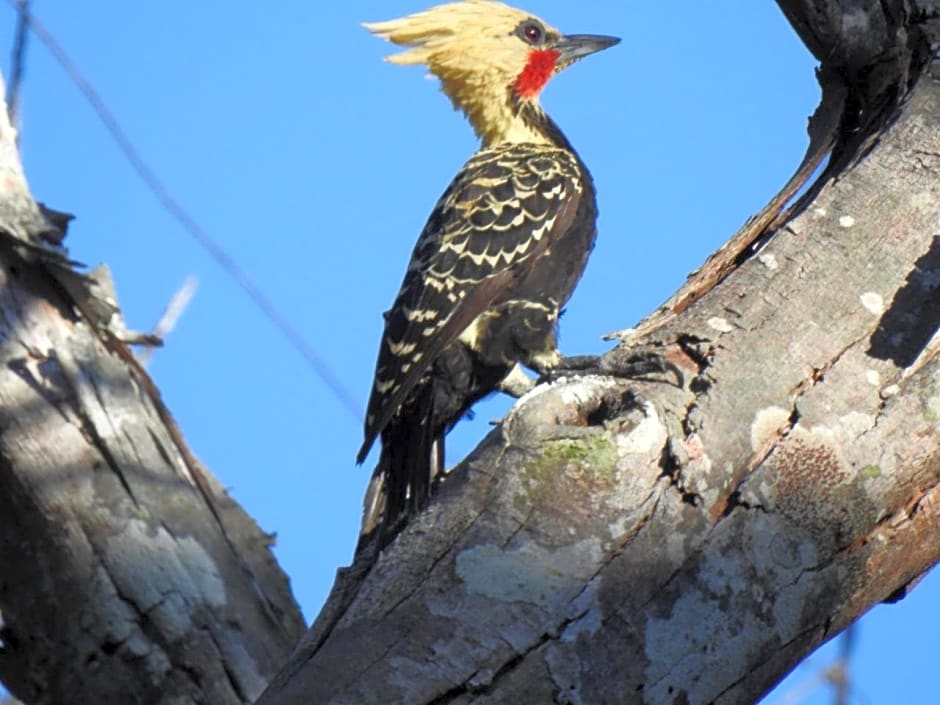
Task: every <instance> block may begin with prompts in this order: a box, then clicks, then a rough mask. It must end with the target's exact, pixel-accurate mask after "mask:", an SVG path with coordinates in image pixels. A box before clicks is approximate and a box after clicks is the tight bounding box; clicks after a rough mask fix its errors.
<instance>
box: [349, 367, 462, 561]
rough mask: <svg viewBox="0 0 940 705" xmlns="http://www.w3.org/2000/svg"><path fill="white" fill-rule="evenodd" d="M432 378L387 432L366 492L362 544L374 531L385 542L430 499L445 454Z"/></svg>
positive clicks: (405, 405)
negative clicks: (434, 403)
mask: <svg viewBox="0 0 940 705" xmlns="http://www.w3.org/2000/svg"><path fill="white" fill-rule="evenodd" d="M433 399H434V390H433V382H431V381H429V382H428V383H427V384H425V385H422V387H420V388H419V389H416V390H415V393H414V394H412V396H411V397H410V398H409V400H408V402H407V403H406V404H404V405H403V406H402V408H401V410H400V411H399V413H398V414H396V416H395V417H394V418H393V419H392V420H391V421H390V422H389V424H388V425H387V426H386V427H385V429H383V431H382V454H381V456H380V457H379V462H378V465H376V468H375V471H374V472H373V473H372V479H371V480H370V482H369V488H368V490H367V491H366V496H365V501H364V507H363V520H362V529H361V531H360V544H361V543H362V542H363V540H364V538H365V537H366V536H367V535H369V534H371V533H372V532H374V531H378V532H379V540H380V543H381V544H382V545H383V546H384V545H385V544H387V543H388V542H389V541H391V539H392V538H394V536H395V535H396V534H397V533H398V531H399V530H400V529H401V528H402V526H404V524H405V523H406V522H407V520H408V519H409V518H410V517H412V516H414V515H415V514H417V513H418V512H420V511H421V510H422V509H423V508H424V506H425V505H426V504H427V502H428V498H429V497H430V494H431V484H432V482H433V481H434V479H435V477H437V475H438V474H440V471H441V469H442V467H443V459H444V429H443V428H440V427H439V425H438V424H436V423H435V422H434V409H433Z"/></svg>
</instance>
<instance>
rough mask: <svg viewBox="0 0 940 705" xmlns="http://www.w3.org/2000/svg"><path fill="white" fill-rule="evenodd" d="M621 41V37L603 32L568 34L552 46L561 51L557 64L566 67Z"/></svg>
mask: <svg viewBox="0 0 940 705" xmlns="http://www.w3.org/2000/svg"><path fill="white" fill-rule="evenodd" d="M619 43H620V37H606V36H604V35H602V34H567V35H564V36H562V37H561V39H559V40H558V41H557V42H555V45H554V46H553V47H552V48H553V49H555V50H556V51H558V52H560V54H561V55H560V56H559V57H558V62H557V66H558V67H559V68H564V67H566V66H569V65H570V64H573V63H574V62H575V61H578V60H579V59H583V58H584V57H585V56H588V55H589V54H593V53H595V52H598V51H601V50H603V49H607V48H608V47H612V46H613V45H614V44H619Z"/></svg>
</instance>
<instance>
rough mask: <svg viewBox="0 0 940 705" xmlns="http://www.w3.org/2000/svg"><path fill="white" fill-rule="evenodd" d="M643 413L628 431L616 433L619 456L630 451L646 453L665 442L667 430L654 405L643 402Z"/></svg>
mask: <svg viewBox="0 0 940 705" xmlns="http://www.w3.org/2000/svg"><path fill="white" fill-rule="evenodd" d="M643 413H644V418H643V420H642V421H640V423H638V424H637V425H636V426H635V427H634V428H633V429H632V430H631V431H630V432H629V433H625V434H618V435H617V437H616V443H617V452H618V454H619V455H620V456H621V457H622V456H624V455H630V454H632V453H640V454H647V453H649V452H650V451H651V450H653V449H655V448H662V447H663V444H664V443H665V442H666V438H667V436H668V432H667V430H666V425H665V424H664V423H663V422H662V420H661V419H660V418H659V414H657V413H656V407H654V406H653V405H652V404H651V403H649V402H645V403H644V404H643Z"/></svg>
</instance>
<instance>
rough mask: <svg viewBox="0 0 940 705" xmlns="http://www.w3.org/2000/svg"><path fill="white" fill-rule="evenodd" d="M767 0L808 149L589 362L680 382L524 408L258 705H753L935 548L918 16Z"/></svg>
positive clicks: (939, 264)
mask: <svg viewBox="0 0 940 705" xmlns="http://www.w3.org/2000/svg"><path fill="white" fill-rule="evenodd" d="M778 4H779V5H780V6H781V8H782V9H783V11H784V13H785V14H786V16H787V17H788V18H789V19H790V21H791V22H792V23H793V25H794V27H795V29H796V30H797V32H798V33H799V34H800V36H801V37H802V38H803V40H804V41H805V42H806V43H807V45H808V47H809V48H810V50H811V51H812V52H813V53H814V54H815V56H816V57H817V58H818V59H819V60H820V61H821V67H820V70H819V72H818V78H819V81H820V83H821V86H822V89H823V99H822V103H821V105H820V108H819V109H818V110H817V113H816V114H815V115H814V116H813V118H812V120H811V122H810V126H809V131H810V137H811V144H810V147H809V150H808V153H807V155H806V159H805V161H804V163H803V164H802V165H801V167H800V169H799V171H798V173H797V175H796V176H795V177H794V179H793V180H792V181H791V183H789V184H788V185H787V186H786V187H785V189H784V190H783V192H782V193H783V195H781V196H780V197H779V198H777V199H774V201H773V202H772V203H771V204H770V205H769V206H768V207H767V208H766V209H764V210H763V211H762V212H761V213H759V214H758V215H757V216H755V218H753V219H752V220H751V221H750V222H749V223H748V224H747V225H746V226H745V227H744V228H743V229H742V231H741V232H739V233H738V234H736V235H735V236H734V237H733V238H732V239H731V240H730V241H729V243H728V244H727V245H725V246H724V247H723V248H722V249H721V250H720V251H719V252H716V253H715V255H713V257H712V258H710V259H709V261H708V262H707V263H706V264H705V265H704V266H703V267H702V269H701V270H700V271H698V272H696V273H694V274H693V275H692V276H691V277H690V279H689V281H688V282H687V284H686V285H685V286H684V287H683V288H682V290H681V291H679V292H678V293H677V294H676V295H675V296H674V297H672V298H671V299H670V300H669V301H668V302H667V303H666V304H665V305H664V306H663V307H661V308H660V309H659V310H657V311H656V312H654V313H653V314H652V315H651V316H650V317H648V318H647V319H646V320H645V321H643V322H642V323H641V324H640V325H639V326H638V327H637V328H636V329H635V330H632V331H631V332H629V333H628V334H625V335H624V340H623V341H622V342H621V345H620V346H619V347H618V348H617V349H615V350H613V351H612V352H611V353H609V354H608V355H607V356H606V363H607V364H609V365H610V366H611V367H616V366H617V361H618V359H622V358H624V357H626V356H629V355H630V354H631V353H632V352H633V350H634V349H635V347H636V346H640V345H642V346H647V345H652V346H657V347H659V348H660V349H662V350H663V351H664V353H665V354H666V355H667V356H668V357H669V359H670V360H672V361H673V362H674V363H675V364H677V365H679V366H680V367H682V368H683V369H685V370H686V376H687V384H686V385H685V386H684V388H683V389H679V388H674V387H671V386H669V385H666V384H662V383H655V382H644V381H632V382H623V381H619V380H617V379H614V378H607V377H590V378H583V379H578V380H572V381H561V382H558V383H555V384H553V385H551V386H543V387H539V388H537V389H536V390H535V391H533V392H532V393H530V394H528V395H527V396H526V397H524V398H523V399H522V400H521V401H520V402H519V403H518V404H517V405H516V406H515V407H514V409H513V410H512V412H511V413H510V414H509V416H508V417H507V418H506V419H505V420H504V422H503V423H502V425H501V426H500V427H499V428H497V429H496V430H494V431H493V432H492V433H491V434H490V435H489V436H488V437H487V439H485V441H484V442H483V443H482V444H481V445H480V447H479V448H478V449H477V450H476V451H475V452H474V453H473V454H472V455H471V456H470V457H469V458H467V459H466V460H465V461H464V462H463V463H462V464H461V465H460V466H459V467H458V468H456V469H455V470H454V471H453V472H452V474H451V475H450V476H449V477H448V478H447V480H446V481H445V482H444V483H443V484H442V485H441V487H440V488H439V490H438V492H437V494H436V496H435V498H434V500H433V502H432V503H431V506H430V507H429V508H428V509H427V510H426V511H425V512H424V513H423V514H422V515H421V516H419V517H418V518H417V519H416V520H415V521H414V522H413V523H412V524H411V525H410V526H409V527H408V528H407V529H406V530H405V531H404V532H403V533H402V534H401V535H400V536H399V537H398V539H397V540H396V541H395V542H394V543H393V544H392V545H391V546H389V547H388V548H387V549H386V550H385V551H384V552H383V553H381V554H380V555H379V556H378V558H377V559H376V560H375V562H374V563H372V562H371V561H372V559H371V557H370V556H369V555H368V554H367V553H363V554H361V555H360V556H359V558H358V560H357V563H356V564H355V565H353V566H352V567H351V568H350V569H348V570H347V571H346V572H345V573H343V574H341V575H340V577H339V579H338V580H337V584H336V586H335V588H334V594H333V595H332V596H331V599H330V601H329V602H328V604H327V606H326V607H325V609H324V611H323V613H322V614H321V617H320V618H319V619H318V621H317V622H316V623H315V624H314V626H313V627H312V629H311V630H310V632H308V634H307V635H306V637H305V638H304V640H303V641H302V643H301V646H300V647H299V648H298V649H297V651H295V653H294V655H293V656H292V657H291V659H290V661H289V662H288V664H287V666H286V667H285V669H284V670H283V671H282V672H281V674H280V675H279V676H278V678H277V679H275V681H274V683H273V684H272V685H271V686H270V687H269V689H268V691H267V692H266V693H265V695H264V696H263V697H262V698H261V699H260V700H259V705H299V704H300V703H320V704H325V703H336V704H339V703H357V704H366V703H385V704H388V703H408V704H409V705H417V704H420V703H427V704H431V703H433V704H434V705H444V704H445V703H446V704H450V705H454V704H458V703H459V704H463V703H475V704H484V703H487V704H489V703H506V704H510V703H512V704H515V703H570V704H581V703H584V704H592V705H593V704H596V703H676V704H679V703H726V704H730V703H749V702H753V701H755V700H756V699H757V698H758V697H759V696H760V695H762V694H763V693H765V692H766V691H767V690H768V689H770V688H771V687H772V686H773V685H774V684H775V683H776V682H777V681H779V680H780V679H781V678H782V677H783V676H784V675H785V674H786V673H787V672H788V671H789V670H790V669H791V668H792V667H793V666H794V665H795V664H796V663H798V662H799V661H800V660H801V659H802V658H803V657H804V656H805V655H806V654H807V653H809V651H811V650H812V649H813V648H815V647H816V646H818V645H819V644H820V643H822V642H823V641H825V640H826V639H828V638H830V637H831V636H833V635H834V634H835V633H837V632H838V631H839V630H841V629H842V628H844V627H845V626H846V625H848V624H849V623H851V622H852V621H853V620H854V619H856V618H858V617H859V616H860V615H861V614H862V613H864V612H865V611H866V610H867V609H869V608H870V607H871V606H872V605H874V604H877V603H878V602H880V601H884V600H889V599H897V598H898V597H900V596H902V595H903V593H904V591H905V590H906V589H908V586H910V585H912V584H913V583H914V582H916V580H917V579H918V577H919V576H921V575H922V574H923V573H924V572H925V571H927V570H929V568H930V567H931V566H932V565H933V564H934V563H936V561H937V560H938V558H940V355H938V352H940V337H938V328H940V304H938V301H940V235H938V231H940V225H938V223H940V84H938V82H937V81H936V79H935V78H934V77H932V76H931V75H930V73H929V71H925V70H926V69H929V67H930V66H929V65H930V57H932V56H933V55H934V53H935V51H936V47H937V38H938V34H940V31H938V30H940V20H938V18H940V3H936V2H913V1H910V0H882V1H881V2H856V1H854V0H842V1H841V2H840V1H837V0H826V1H820V0H813V1H812V2H809V1H808V0H779V2H778ZM824 161H825V163H826V167H825V169H824V170H823V171H822V174H821V175H820V176H819V177H818V180H817V181H816V182H814V184H813V185H812V186H811V187H810V188H809V189H808V191H807V192H806V194H805V195H804V196H802V197H801V198H800V199H799V200H798V201H797V202H796V203H795V204H793V205H791V206H789V207H788V208H786V210H784V206H785V204H786V201H787V200H788V199H789V198H790V196H792V194H794V193H796V192H797V190H798V189H799V188H800V186H801V185H802V183H803V182H804V181H805V180H806V178H807V177H808V176H809V174H810V173H811V172H812V170H813V169H814V168H815V167H816V166H817V165H818V164H821V163H823V162H824Z"/></svg>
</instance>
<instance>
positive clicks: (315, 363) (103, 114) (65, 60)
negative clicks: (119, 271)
mask: <svg viewBox="0 0 940 705" xmlns="http://www.w3.org/2000/svg"><path fill="white" fill-rule="evenodd" d="M7 4H9V5H10V6H12V7H13V8H14V9H15V10H17V11H18V12H20V16H21V17H24V16H25V18H26V19H25V21H26V23H27V24H28V25H29V28H30V29H31V30H32V31H33V33H34V34H35V35H36V36H37V37H38V38H39V40H40V41H41V42H42V43H43V44H45V45H46V48H48V49H49V51H50V52H51V53H52V55H53V57H54V58H55V60H56V61H58V62H59V65H60V66H61V67H62V68H63V70H64V71H65V72H66V74H68V76H69V78H71V79H72V82H73V83H75V85H76V86H77V87H78V89H79V90H80V91H81V92H82V94H83V95H84V96H85V98H86V100H88V102H89V103H90V104H91V107H92V109H93V110H94V111H95V113H96V114H97V115H98V119H100V120H101V122H102V124H103V125H104V127H105V129H106V130H107V131H108V133H109V134H110V135H111V137H112V139H113V140H114V141H115V142H116V143H117V146H118V148H119V149H120V150H121V152H122V153H123V154H124V157H125V159H127V161H128V162H130V165H131V167H132V168H133V169H134V171H136V172H137V174H138V176H140V178H141V179H142V180H143V181H144V183H145V184H146V185H147V187H148V188H149V189H150V190H151V191H152V192H153V195H154V196H156V198H157V200H158V201H159V202H160V204H161V205H162V206H163V207H164V208H165V209H166V210H167V212H168V213H169V214H170V215H171V216H172V217H173V218H175V219H176V221H177V222H178V223H179V224H180V225H182V226H183V230H185V231H186V232H187V233H188V234H189V235H190V236H191V237H192V238H193V239H194V240H196V242H198V243H199V244H200V245H201V246H202V247H203V249H205V250H206V251H207V252H208V253H209V255H210V256H211V257H212V258H213V259H214V260H215V261H216V263H217V264H218V265H219V266H220V267H221V268H222V269H223V270H224V271H225V272H226V273H227V274H228V275H229V276H230V277H232V279H234V280H235V283H236V284H238V286H239V287H241V289H242V290H243V291H244V292H245V293H246V294H247V295H248V298H250V299H251V300H252V302H253V303H254V304H255V305H256V306H257V307H258V308H259V309H260V310H261V312H262V313H263V314H264V315H265V317H267V319H268V320H269V321H271V323H273V324H274V326H275V327H276V328H277V329H278V330H279V331H280V332H281V334H283V336H284V337H285V338H286V339H287V342H288V343H289V344H290V345H291V347H293V348H294V350H296V351H297V352H298V353H300V355H301V356H302V357H303V358H304V360H305V361H306V363H307V364H308V366H309V367H310V368H311V369H312V370H313V371H314V373H315V374H316V375H317V376H318V377H319V378H320V379H321V380H322V381H323V383H324V384H326V386H327V387H328V388H329V389H330V391H331V392H332V393H333V395H334V396H335V397H336V398H337V400H339V401H340V402H341V403H342V405H343V406H344V407H345V408H346V410H347V411H349V413H350V414H352V416H353V417H354V418H355V419H356V421H357V422H358V421H359V420H361V419H362V412H361V409H360V406H359V404H357V403H356V402H355V401H354V399H353V395H352V394H351V393H350V392H349V390H348V389H346V386H345V385H344V384H343V383H342V382H341V381H340V380H339V377H338V376H337V375H336V374H335V373H334V372H333V370H332V369H331V368H330V366H329V364H328V363H327V362H326V361H325V360H324V359H323V358H322V357H321V356H320V354H319V353H317V351H316V350H314V349H313V347H312V346H311V345H310V343H308V342H307V340H306V339H305V338H304V336H303V334H302V333H301V332H300V331H299V330H298V329H297V328H295V327H294V325H293V324H292V323H291V322H290V321H289V320H288V319H287V317H286V316H285V315H284V314H282V313H281V311H280V310H279V309H278V307H277V306H276V305H275V304H274V302H273V301H272V300H271V299H269V298H268V297H267V296H266V295H265V294H264V293H263V292H262V291H261V290H260V289H259V288H258V286H257V285H256V284H255V283H254V281H253V280H252V279H251V277H249V276H248V274H247V272H245V270H244V269H242V268H241V266H239V264H238V263H237V262H236V261H235V260H234V259H233V258H232V257H231V255H229V254H228V252H226V251H225V249H224V248H223V247H222V246H221V245H220V244H219V243H218V242H217V241H216V240H215V239H213V238H212V237H211V236H210V235H209V233H208V232H206V230H205V229H204V228H203V227H202V226H201V225H199V223H198V222H196V219H195V218H194V217H193V216H191V215H190V214H189V212H188V211H187V210H186V209H185V208H183V206H182V205H180V203H179V202H178V201H177V200H176V199H175V198H174V197H173V195H172V194H171V193H170V192H169V190H168V189H167V188H166V186H164V184H163V182H162V181H160V179H159V178H158V177H157V175H156V174H155V173H154V172H153V170H152V169H151V168H150V167H149V166H148V165H147V163H146V162H145V161H144V160H143V157H141V156H140V153H139V152H138V151H137V149H136V148H135V147H134V145H133V144H132V143H131V141H130V138H129V137H128V136H127V134H126V133H125V132H124V130H123V129H122V128H121V126H120V125H119V124H118V122H117V119H116V118H115V117H114V115H113V114H112V113H111V111H110V110H109V109H108V107H107V105H106V104H105V102H104V100H103V99H102V98H101V96H100V95H99V94H98V92H97V91H96V90H95V88H94V87H93V86H92V85H91V83H90V82H89V81H88V80H87V79H86V78H85V76H84V74H82V72H81V71H80V70H79V68H78V66H77V65H76V64H75V63H74V62H73V61H72V59H71V58H70V57H69V56H68V54H66V53H65V50H64V49H63V48H62V45H61V44H59V42H58V40H56V38H55V37H54V36H53V35H52V34H51V33H50V32H49V30H47V29H46V28H45V26H44V25H43V24H42V23H41V22H40V21H39V20H38V19H37V18H36V15H35V14H31V13H27V14H25V15H24V14H23V13H22V9H21V6H20V2H19V0H7Z"/></svg>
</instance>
